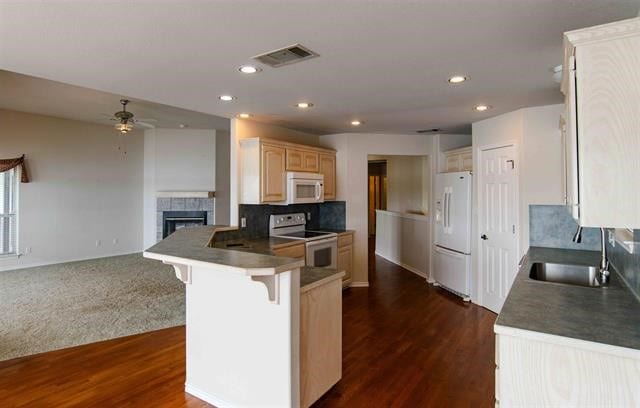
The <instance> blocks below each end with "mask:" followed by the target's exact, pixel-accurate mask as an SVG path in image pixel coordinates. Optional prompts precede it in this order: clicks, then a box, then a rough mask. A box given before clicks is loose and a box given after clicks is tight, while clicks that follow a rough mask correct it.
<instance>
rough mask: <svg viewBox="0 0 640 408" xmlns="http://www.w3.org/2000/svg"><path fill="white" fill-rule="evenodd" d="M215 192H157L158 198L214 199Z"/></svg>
mask: <svg viewBox="0 0 640 408" xmlns="http://www.w3.org/2000/svg"><path fill="white" fill-rule="evenodd" d="M215 195H216V192H215V191H157V192H156V197H158V198H214V197H215Z"/></svg>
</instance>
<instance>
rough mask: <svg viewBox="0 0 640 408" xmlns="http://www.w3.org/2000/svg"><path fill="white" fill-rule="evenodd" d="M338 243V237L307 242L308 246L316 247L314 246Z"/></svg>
mask: <svg viewBox="0 0 640 408" xmlns="http://www.w3.org/2000/svg"><path fill="white" fill-rule="evenodd" d="M336 241H338V237H331V238H323V239H315V240H311V241H307V245H309V246H314V245H320V244H330V243H333V242H336Z"/></svg>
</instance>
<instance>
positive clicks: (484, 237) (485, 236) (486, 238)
mask: <svg viewBox="0 0 640 408" xmlns="http://www.w3.org/2000/svg"><path fill="white" fill-rule="evenodd" d="M480 238H481V239H484V240H485V241H486V240H488V239H489V237H487V234H482V235H481V236H480Z"/></svg>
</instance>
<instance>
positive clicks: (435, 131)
mask: <svg viewBox="0 0 640 408" xmlns="http://www.w3.org/2000/svg"><path fill="white" fill-rule="evenodd" d="M440 130H441V129H439V128H433V129H420V130H416V133H437V132H440Z"/></svg>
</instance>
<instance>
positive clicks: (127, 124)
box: [102, 99, 157, 134]
mask: <svg viewBox="0 0 640 408" xmlns="http://www.w3.org/2000/svg"><path fill="white" fill-rule="evenodd" d="M129 102H131V101H129V100H128V99H120V103H121V104H122V110H120V111H118V112H116V113H114V114H113V115H107V114H102V116H104V117H105V119H107V120H110V121H113V122H117V123H116V124H115V128H116V130H117V131H119V132H120V133H121V134H126V133H129V131H131V130H132V129H133V127H134V126H135V125H139V126H142V127H146V128H149V129H153V128H155V126H154V125H152V124H151V123H148V122H157V120H155V119H136V118H135V117H134V114H133V112H129V111H128V110H127V104H128V103H129Z"/></svg>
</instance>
